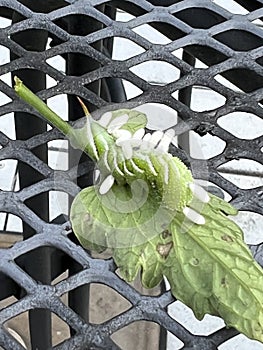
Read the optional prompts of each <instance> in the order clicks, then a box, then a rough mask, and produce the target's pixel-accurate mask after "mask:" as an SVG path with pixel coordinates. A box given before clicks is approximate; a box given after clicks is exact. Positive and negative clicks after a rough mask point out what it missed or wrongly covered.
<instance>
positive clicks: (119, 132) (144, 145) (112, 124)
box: [98, 112, 210, 225]
mask: <svg viewBox="0 0 263 350" xmlns="http://www.w3.org/2000/svg"><path fill="white" fill-rule="evenodd" d="M111 119H112V113H111V112H107V113H105V114H104V115H103V116H102V117H101V119H100V120H99V121H98V122H99V124H100V125H101V126H103V127H105V128H107V131H108V132H109V133H110V134H111V135H112V136H113V137H115V138H116V145H117V146H119V147H121V149H122V152H123V156H124V159H125V160H130V161H131V162H133V161H132V156H133V149H136V150H140V151H142V153H144V152H143V151H149V150H155V151H159V152H160V154H163V153H167V152H168V151H169V146H170V144H171V143H172V142H173V141H174V139H175V131H174V130H173V129H168V130H166V131H165V132H163V131H161V130H157V131H154V132H153V133H152V134H150V133H147V134H146V133H145V129H143V128H142V129H138V130H137V131H136V132H135V133H134V134H132V133H131V132H130V131H128V130H124V129H121V127H122V126H123V125H124V124H126V123H127V121H128V119H129V116H128V115H127V114H123V115H121V116H119V117H116V118H114V119H113V120H111ZM107 153H108V151H106V152H105V157H104V158H105V159H104V163H105V165H106V167H107ZM115 160H116V159H115ZM160 160H162V159H161V158H160ZM164 163H165V161H164ZM124 164H125V162H124ZM148 164H149V166H151V167H150V169H151V171H152V173H153V174H154V175H155V176H157V175H158V174H157V173H156V171H155V169H154V167H153V166H152V164H151V162H150V160H149V161H148ZM133 166H134V169H136V171H137V172H144V171H143V170H142V169H140V168H138V167H137V166H136V164H134V163H133ZM165 166H167V164H166V163H165V164H164V167H165ZM107 168H108V169H109V170H110V167H109V166H108V167H107ZM115 169H116V170H117V171H118V172H119V173H120V174H121V175H123V176H124V175H125V174H124V173H123V172H122V171H121V170H120V169H119V167H118V164H117V160H116V164H115ZM126 173H127V174H130V175H133V174H132V173H130V172H129V171H128V169H127V168H126ZM167 177H168V169H167ZM165 179H166V178H165ZM114 181H115V180H114V177H113V175H112V174H110V175H108V176H107V177H106V178H105V179H104V180H103V182H102V184H101V185H100V188H99V193H100V194H101V195H103V194H106V193H107V192H108V191H109V190H110V189H111V187H112V186H113V184H114ZM165 182H166V183H168V178H167V179H166V180H165ZM188 186H189V188H190V190H191V192H192V193H193V195H194V196H195V197H196V198H197V199H198V200H200V202H202V203H208V202H209V200H210V197H209V194H208V192H207V191H206V190H205V189H204V188H203V187H201V186H199V185H198V184H195V183H190V184H189V185H188ZM183 213H184V215H185V216H186V217H187V218H188V219H189V220H190V221H192V222H193V223H195V224H198V225H204V224H205V218H204V217H203V216H202V215H201V214H199V213H198V212H196V211H195V210H194V209H192V208H190V207H185V208H184V209H183Z"/></svg>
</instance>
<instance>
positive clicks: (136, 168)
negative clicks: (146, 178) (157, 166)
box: [130, 159, 144, 174]
mask: <svg viewBox="0 0 263 350" xmlns="http://www.w3.org/2000/svg"><path fill="white" fill-rule="evenodd" d="M130 162H131V165H132V167H133V168H134V170H135V171H138V173H141V174H143V173H144V170H142V169H140V168H139V167H138V166H137V165H136V164H135V163H134V161H133V159H130Z"/></svg>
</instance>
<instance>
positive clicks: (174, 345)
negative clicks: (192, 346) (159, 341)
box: [167, 332, 184, 350]
mask: <svg viewBox="0 0 263 350" xmlns="http://www.w3.org/2000/svg"><path fill="white" fill-rule="evenodd" d="M183 347H184V343H183V342H182V341H181V340H180V339H179V338H177V337H176V336H175V335H173V334H172V333H171V332H167V349H170V348H171V349H173V350H181V349H183Z"/></svg>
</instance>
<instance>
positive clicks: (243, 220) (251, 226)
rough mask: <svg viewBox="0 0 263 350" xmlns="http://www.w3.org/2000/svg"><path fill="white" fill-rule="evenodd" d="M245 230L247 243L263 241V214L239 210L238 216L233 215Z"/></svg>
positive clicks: (233, 218) (234, 219)
mask: <svg viewBox="0 0 263 350" xmlns="http://www.w3.org/2000/svg"><path fill="white" fill-rule="evenodd" d="M231 219H232V220H233V221H235V222H236V223H237V224H238V225H239V226H240V227H241V229H242V231H243V232H244V239H245V242H246V243H247V244H261V243H263V231H262V227H263V216H262V215H260V214H258V213H252V212H250V211H238V213H237V215H236V216H233V217H231Z"/></svg>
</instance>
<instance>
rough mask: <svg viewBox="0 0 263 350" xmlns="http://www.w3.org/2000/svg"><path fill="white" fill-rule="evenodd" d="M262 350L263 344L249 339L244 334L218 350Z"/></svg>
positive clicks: (227, 342)
mask: <svg viewBox="0 0 263 350" xmlns="http://www.w3.org/2000/svg"><path fill="white" fill-rule="evenodd" d="M229 349H231V350H248V349H251V350H252V349H253V350H262V343H259V342H258V341H255V340H251V339H248V338H247V337H246V336H244V335H243V334H239V335H237V336H235V337H234V338H231V339H230V340H227V341H226V342H225V343H224V344H222V345H220V346H219V347H218V350H229Z"/></svg>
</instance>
